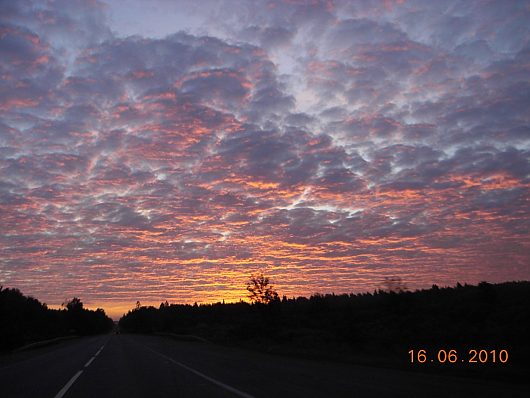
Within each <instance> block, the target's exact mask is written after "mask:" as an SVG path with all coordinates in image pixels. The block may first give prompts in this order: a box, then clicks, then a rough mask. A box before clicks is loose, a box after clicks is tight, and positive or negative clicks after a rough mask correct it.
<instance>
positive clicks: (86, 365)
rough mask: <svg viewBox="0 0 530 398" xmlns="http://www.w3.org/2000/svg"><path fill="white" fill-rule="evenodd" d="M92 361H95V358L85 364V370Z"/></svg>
mask: <svg viewBox="0 0 530 398" xmlns="http://www.w3.org/2000/svg"><path fill="white" fill-rule="evenodd" d="M94 359H96V356H93V357H92V358H90V360H89V361H88V362H87V363H86V364H85V368H88V367H89V366H90V364H91V363H92V361H93V360H94Z"/></svg>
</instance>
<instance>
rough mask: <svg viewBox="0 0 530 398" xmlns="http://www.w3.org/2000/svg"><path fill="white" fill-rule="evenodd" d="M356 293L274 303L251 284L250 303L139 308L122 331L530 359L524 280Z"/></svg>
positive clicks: (315, 348)
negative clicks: (501, 352) (481, 351)
mask: <svg viewBox="0 0 530 398" xmlns="http://www.w3.org/2000/svg"><path fill="white" fill-rule="evenodd" d="M386 282H387V283H386V284H387V285H388V288H387V289H384V290H383V289H380V290H376V291H374V292H373V293H362V294H326V295H321V294H315V295H312V296H311V297H309V298H307V297H297V298H287V297H285V296H283V298H280V297H279V296H278V294H277V293H276V292H275V291H274V290H273V289H271V288H270V286H269V281H268V279H267V280H263V279H262V280H259V278H258V279H256V278H254V279H253V280H251V282H250V283H249V285H248V286H247V289H248V290H249V292H250V295H249V296H250V298H251V299H252V302H251V303H248V302H243V301H241V302H237V303H227V304H224V303H216V304H201V305H197V304H194V305H187V304H169V303H167V302H164V303H161V304H160V306H159V307H158V308H156V307H153V306H141V305H140V304H139V303H138V305H137V307H136V308H135V309H133V310H131V311H129V312H128V313H127V314H125V315H124V316H123V317H122V318H121V319H120V321H119V327H120V329H121V330H122V331H123V332H132V333H156V332H164V333H173V334H180V335H190V334H191V335H196V336H200V337H202V338H205V339H208V340H211V341H216V342H221V343H227V344H239V345H244V346H248V347H255V348H261V349H265V350H274V349H275V348H278V350H279V351H280V352H286V351H287V352H290V351H292V352H308V353H310V352H320V353H322V352H326V353H328V354H330V355H333V353H336V354H337V356H339V357H344V356H347V355H348V354H352V355H354V354H355V353H359V352H368V353H374V352H379V353H383V354H389V353H397V354H401V353H405V352H407V351H408V350H410V349H412V348H416V347H422V348H432V349H435V348H446V349H447V348H450V349H453V348H454V349H462V350H465V349H473V348H481V347H485V348H488V347H491V349H493V348H497V349H507V350H512V351H511V352H512V353H513V354H514V355H515V358H517V357H518V358H519V359H521V358H524V356H525V355H526V356H528V354H530V349H529V348H530V344H529V342H528V336H530V311H529V310H528V309H529V303H530V282H507V283H501V284H490V283H486V282H482V283H480V284H478V285H476V286H473V285H467V284H466V285H461V284H457V285H456V286H454V287H438V286H436V285H433V286H432V287H431V288H430V289H422V290H416V291H413V292H411V291H408V290H407V289H406V287H405V286H404V285H403V284H402V283H401V282H400V281H397V280H395V279H389V280H387V281H386Z"/></svg>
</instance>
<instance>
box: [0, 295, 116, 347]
mask: <svg viewBox="0 0 530 398" xmlns="http://www.w3.org/2000/svg"><path fill="white" fill-rule="evenodd" d="M113 326H114V323H113V321H112V319H110V318H109V317H108V316H107V315H106V314H105V311H103V310H102V309H101V308H98V309H97V310H95V311H94V310H89V309H86V308H84V306H83V303H82V301H81V300H80V299H79V298H76V297H74V298H73V299H72V300H70V301H67V302H65V303H64V308H63V309H60V310H56V309H50V308H48V307H47V305H46V304H43V303H41V302H40V301H39V300H37V299H35V298H33V297H28V296H25V295H24V294H22V292H20V290H18V289H10V288H3V287H2V286H0V351H6V350H11V349H14V348H17V347H20V346H23V345H25V344H29V343H32V342H36V341H42V340H47V339H52V338H55V337H61V336H68V335H90V334H98V333H105V332H108V331H110V330H111V329H112V327H113Z"/></svg>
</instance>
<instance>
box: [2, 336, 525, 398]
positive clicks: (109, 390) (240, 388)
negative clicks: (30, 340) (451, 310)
mask: <svg viewBox="0 0 530 398" xmlns="http://www.w3.org/2000/svg"><path fill="white" fill-rule="evenodd" d="M0 386H1V390H0V391H1V393H0V396H1V397H2V398H25V397H28V398H40V397H42V398H62V397H66V398H73V397H76V398H85V397H86V398H106V397H109V398H110V397H112V398H116V397H118V398H119V397H124V398H125V397H126V398H136V397H146V398H151V397H172V398H175V397H245V398H251V397H304V398H307V397H411V396H413V397H422V396H428V397H460V396H461V397H500V396H509V397H518V396H521V397H523V396H527V395H526V392H527V391H525V387H526V386H514V385H505V384H503V383H498V382H486V381H478V380H470V379H463V378H455V377H447V376H438V375H431V374H418V373H411V372H405V371H399V370H390V369H379V368H374V367H367V366H356V365H348V364H340V363H333V362H327V361H316V360H306V359H297V358H289V357H283V356H275V355H268V354H263V353H258V352H253V351H247V350H242V349H236V348H229V347H223V346H218V345H214V344H208V343H201V342H184V341H175V340H171V339H168V338H166V337H161V336H144V335H126V334H121V335H106V336H97V337H87V338H80V339H75V340H69V341H64V342H62V343H60V344H56V345H53V346H48V347H41V348H38V349H33V350H28V351H23V352H18V353H16V354H10V355H6V356H3V357H0Z"/></svg>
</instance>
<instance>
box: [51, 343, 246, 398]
mask: <svg viewBox="0 0 530 398" xmlns="http://www.w3.org/2000/svg"><path fill="white" fill-rule="evenodd" d="M142 345H143V344H142ZM143 346H144V347H145V348H147V349H148V350H149V351H151V352H153V353H155V354H157V355H159V356H161V357H162V358H164V359H167V360H168V361H170V362H172V363H174V364H175V365H177V366H180V367H181V368H184V369H186V370H187V371H188V372H191V373H193V374H195V375H197V376H199V377H202V378H203V379H205V380H208V381H209V382H210V383H213V384H215V385H217V386H219V387H222V388H224V389H225V390H228V391H230V392H233V393H234V394H236V395H237V396H239V397H243V398H255V397H254V396H253V395H250V394H247V393H246V392H243V391H240V390H238V389H237V388H234V387H232V386H229V385H228V384H225V383H223V382H220V381H219V380H215V379H213V378H211V377H210V376H206V375H205V374H204V373H201V372H199V371H198V370H195V369H193V368H190V367H189V366H187V365H184V364H183V363H182V362H179V361H175V360H174V359H173V358H171V357H168V356H167V355H164V354H161V353H159V352H158V351H155V350H153V349H151V348H149V347H147V346H146V345H143ZM55 398H57V397H55Z"/></svg>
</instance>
